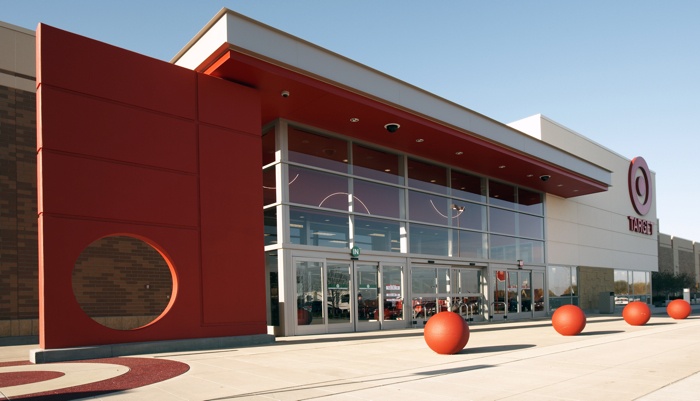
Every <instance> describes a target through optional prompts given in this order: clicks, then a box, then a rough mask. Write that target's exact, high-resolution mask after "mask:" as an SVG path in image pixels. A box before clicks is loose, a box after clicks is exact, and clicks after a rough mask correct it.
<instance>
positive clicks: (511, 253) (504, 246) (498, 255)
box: [489, 234, 518, 261]
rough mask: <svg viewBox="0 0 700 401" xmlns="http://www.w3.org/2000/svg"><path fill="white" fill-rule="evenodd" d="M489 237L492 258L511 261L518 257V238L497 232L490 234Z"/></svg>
mask: <svg viewBox="0 0 700 401" xmlns="http://www.w3.org/2000/svg"><path fill="white" fill-rule="evenodd" d="M489 238H490V242H489V245H490V246H489V256H490V257H491V259H495V260H511V261H515V260H517V259H518V257H517V255H516V249H517V243H516V238H514V237H506V236H503V235H495V234H491V235H489Z"/></svg>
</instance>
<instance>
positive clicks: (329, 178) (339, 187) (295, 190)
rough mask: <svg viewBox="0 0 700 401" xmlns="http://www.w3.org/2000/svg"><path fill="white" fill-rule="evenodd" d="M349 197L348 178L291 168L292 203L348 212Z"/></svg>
mask: <svg viewBox="0 0 700 401" xmlns="http://www.w3.org/2000/svg"><path fill="white" fill-rule="evenodd" d="M348 196H349V195H348V178H346V177H344V176H340V175H335V174H330V173H324V172H321V171H315V170H309V169H305V168H301V167H297V166H289V201H290V202H292V203H299V204H303V205H310V206H317V207H325V208H329V209H337V210H346V211H347V210H349V208H350V205H349V200H348Z"/></svg>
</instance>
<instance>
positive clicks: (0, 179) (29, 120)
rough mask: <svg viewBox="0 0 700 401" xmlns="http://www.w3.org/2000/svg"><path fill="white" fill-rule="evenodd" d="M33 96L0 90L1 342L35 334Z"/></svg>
mask: <svg viewBox="0 0 700 401" xmlns="http://www.w3.org/2000/svg"><path fill="white" fill-rule="evenodd" d="M36 199H37V195H36V95H35V94H34V93H33V92H28V91H23V90H19V89H14V88H9V87H6V86H0V337H5V336H23V335H36V334H38V324H37V319H38V315H39V301H38V269H37V263H38V262H37V259H38V252H37V248H38V246H37V206H36V202H37V201H36Z"/></svg>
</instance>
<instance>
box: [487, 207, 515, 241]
mask: <svg viewBox="0 0 700 401" xmlns="http://www.w3.org/2000/svg"><path fill="white" fill-rule="evenodd" d="M515 218H516V213H515V212H512V211H510V210H504V209H498V208H495V207H492V208H490V209H489V228H490V231H491V232H493V233H499V234H509V235H515V234H516V232H515V229H516V225H515Z"/></svg>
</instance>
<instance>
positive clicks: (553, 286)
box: [547, 266, 578, 311]
mask: <svg viewBox="0 0 700 401" xmlns="http://www.w3.org/2000/svg"><path fill="white" fill-rule="evenodd" d="M548 270H549V272H548V275H547V289H548V292H549V310H550V311H553V310H555V309H557V308H558V307H560V306H562V305H578V287H577V275H576V268H575V267H567V266H549V267H548Z"/></svg>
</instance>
